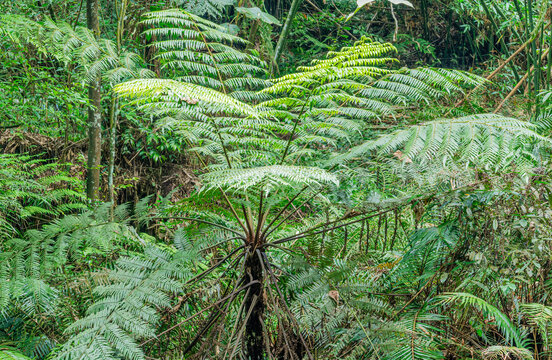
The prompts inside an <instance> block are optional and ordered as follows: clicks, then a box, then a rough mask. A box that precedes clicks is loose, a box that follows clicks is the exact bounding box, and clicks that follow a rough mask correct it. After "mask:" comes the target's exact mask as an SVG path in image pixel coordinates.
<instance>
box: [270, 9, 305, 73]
mask: <svg viewBox="0 0 552 360" xmlns="http://www.w3.org/2000/svg"><path fill="white" fill-rule="evenodd" d="M302 2H303V0H293V2H292V3H291V7H290V9H289V13H288V16H287V18H286V22H285V23H284V28H283V29H282V33H281V34H280V38H279V39H278V44H277V45H276V50H274V63H275V64H276V65H277V64H278V60H279V59H280V56H281V55H282V51H283V50H284V46H285V45H286V40H287V37H288V35H289V32H290V30H291V23H292V22H293V18H295V14H297V10H298V9H299V5H301V3H302Z"/></svg>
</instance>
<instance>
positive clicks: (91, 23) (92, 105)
mask: <svg viewBox="0 0 552 360" xmlns="http://www.w3.org/2000/svg"><path fill="white" fill-rule="evenodd" d="M98 8H99V0H87V1H86V20H87V25H88V28H89V29H90V30H92V31H93V32H94V34H95V35H96V37H99V36H100V22H99V19H98ZM100 86H101V84H100V79H99V78H97V79H95V80H93V81H92V82H91V83H90V84H89V85H88V101H89V104H88V166H87V174H86V195H87V197H88V198H89V199H90V200H92V201H96V200H98V198H99V188H100V165H101V158H102V153H101V152H102V113H101V92H100Z"/></svg>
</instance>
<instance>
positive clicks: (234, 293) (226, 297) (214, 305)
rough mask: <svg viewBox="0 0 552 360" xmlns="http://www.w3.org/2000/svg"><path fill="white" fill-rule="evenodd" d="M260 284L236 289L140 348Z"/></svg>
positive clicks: (145, 342) (144, 342)
mask: <svg viewBox="0 0 552 360" xmlns="http://www.w3.org/2000/svg"><path fill="white" fill-rule="evenodd" d="M257 283H259V280H253V281H251V282H249V283H248V284H245V285H243V286H242V287H240V288H239V289H236V290H234V291H233V292H231V293H230V294H228V295H226V296H225V297H223V298H222V299H219V300H217V301H216V302H215V303H213V304H211V305H209V306H208V307H206V308H205V309H202V310H201V311H199V312H197V313H195V314H194V315H192V316H190V317H187V318H186V319H184V320H182V321H181V322H179V323H178V324H175V325H173V326H171V327H170V328H168V329H167V330H165V331H163V332H161V333H159V334H158V335H157V336H156V337H155V338H151V339H148V340H146V341H143V342H142V343H141V344H140V346H144V345H146V344H148V343H150V342H152V341H154V340H159V338H160V337H162V336H164V335H167V334H168V333H170V332H171V331H173V330H174V329H176V328H178V327H180V326H182V325H184V324H185V323H187V322H188V321H190V320H193V319H194V318H196V317H197V316H199V315H201V314H203V313H204V312H206V311H207V310H210V309H212V308H214V307H218V306H219V305H220V304H221V303H222V302H226V300H228V299H230V298H231V297H235V296H236V295H237V294H238V293H240V292H241V291H243V290H245V289H247V288H249V287H250V286H251V285H254V284H257Z"/></svg>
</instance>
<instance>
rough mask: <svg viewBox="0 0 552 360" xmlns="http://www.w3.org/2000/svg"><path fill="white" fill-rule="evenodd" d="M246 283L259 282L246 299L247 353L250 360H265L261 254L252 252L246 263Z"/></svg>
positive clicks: (251, 288)
mask: <svg viewBox="0 0 552 360" xmlns="http://www.w3.org/2000/svg"><path fill="white" fill-rule="evenodd" d="M245 271H246V273H245V276H246V279H245V282H246V283H248V282H251V281H258V283H256V284H253V285H252V286H251V287H250V290H249V295H248V296H247V299H245V309H247V311H248V312H247V314H248V317H247V320H246V324H245V336H244V337H245V351H246V359H248V360H263V359H264V345H263V318H264V311H265V302H264V297H263V283H264V275H263V266H262V264H261V259H260V254H257V253H256V252H255V251H254V252H250V253H249V254H248V256H247V259H246V261H245Z"/></svg>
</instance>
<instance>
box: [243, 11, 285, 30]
mask: <svg viewBox="0 0 552 360" xmlns="http://www.w3.org/2000/svg"><path fill="white" fill-rule="evenodd" d="M236 11H237V12H239V13H240V14H243V15H245V16H246V17H247V18H249V19H253V20H261V21H262V22H264V23H266V24H269V25H278V26H280V25H282V24H281V23H280V21H279V20H278V19H276V18H275V17H274V16H272V15H270V14H269V13H266V12H264V11H262V10H261V9H259V8H258V7H252V8H246V7H237V8H236Z"/></svg>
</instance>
